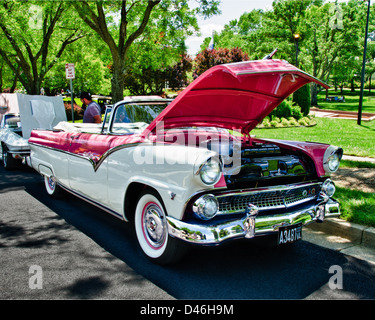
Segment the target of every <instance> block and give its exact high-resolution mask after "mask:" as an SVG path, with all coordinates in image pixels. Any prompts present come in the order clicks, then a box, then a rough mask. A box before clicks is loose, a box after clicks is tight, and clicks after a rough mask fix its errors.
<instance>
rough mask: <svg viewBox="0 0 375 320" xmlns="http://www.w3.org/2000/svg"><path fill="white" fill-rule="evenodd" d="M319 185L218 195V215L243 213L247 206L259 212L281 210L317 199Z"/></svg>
mask: <svg viewBox="0 0 375 320" xmlns="http://www.w3.org/2000/svg"><path fill="white" fill-rule="evenodd" d="M320 185H321V184H320V183H313V184H304V185H301V186H289V187H281V188H270V189H266V190H254V191H245V192H241V193H240V192H238V193H230V194H223V195H218V196H217V200H218V202H219V213H221V214H227V213H235V212H244V211H245V210H246V208H247V206H248V204H250V203H251V204H253V205H255V206H257V207H258V208H259V210H270V209H283V208H288V207H291V206H294V205H297V204H301V203H304V202H307V201H310V200H313V199H315V198H317V196H318V194H319V191H320Z"/></svg>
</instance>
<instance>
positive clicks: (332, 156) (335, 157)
mask: <svg viewBox="0 0 375 320" xmlns="http://www.w3.org/2000/svg"><path fill="white" fill-rule="evenodd" d="M342 155H343V150H342V148H339V147H335V146H329V147H328V148H327V149H326V151H325V153H324V156H323V168H324V171H325V172H326V173H327V174H331V173H334V172H336V171H337V169H338V168H339V166H340V161H341V158H342Z"/></svg>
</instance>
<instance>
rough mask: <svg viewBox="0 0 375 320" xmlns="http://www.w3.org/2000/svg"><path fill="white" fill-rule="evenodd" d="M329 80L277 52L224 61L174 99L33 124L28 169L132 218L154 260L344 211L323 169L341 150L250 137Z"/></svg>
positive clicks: (290, 232) (128, 102)
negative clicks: (307, 89)
mask: <svg viewBox="0 0 375 320" xmlns="http://www.w3.org/2000/svg"><path fill="white" fill-rule="evenodd" d="M312 81H313V82H316V83H318V84H319V85H322V86H324V87H326V85H325V84H324V83H321V82H320V81H319V80H317V79H315V78H313V77H312V76H310V75H308V74H306V73H304V72H303V71H301V70H299V69H297V68H296V67H294V66H292V65H290V64H289V63H287V62H285V61H281V60H260V61H249V62H241V63H234V64H226V65H219V66H216V67H213V68H211V69H210V70H208V71H207V72H205V73H204V74H203V75H201V76H200V77H199V78H198V79H196V80H195V81H194V82H193V83H191V84H190V85H189V86H188V87H187V88H186V89H185V90H184V91H183V92H182V93H181V94H180V95H179V96H178V97H177V98H176V99H174V100H173V101H172V100H167V99H162V98H156V97H138V98H137V97H134V98H127V99H125V100H124V101H121V102H118V103H116V104H115V105H114V106H112V107H111V108H109V109H108V110H107V113H106V115H105V121H104V122H103V124H102V125H96V124H75V123H67V122H62V123H60V124H59V125H58V126H56V127H55V128H54V129H53V130H33V131H32V133H31V137H30V139H29V144H30V146H31V157H30V158H31V165H32V167H33V168H34V169H35V170H37V171H38V172H40V173H41V174H42V175H43V176H44V177H45V185H46V189H47V191H48V192H49V193H50V194H51V195H55V194H56V193H57V192H58V190H59V188H63V189H66V190H68V191H70V192H71V193H73V194H75V195H77V196H79V197H81V198H83V199H85V200H87V201H89V202H91V203H93V204H95V205H97V206H99V207H100V208H102V209H104V210H105V211H107V212H109V213H111V214H113V215H114V216H116V217H118V218H120V219H123V220H125V221H132V222H133V223H134V224H135V229H136V233H137V237H138V241H139V244H140V246H141V248H142V250H143V251H144V253H145V254H146V255H147V256H148V257H149V258H150V259H152V260H155V261H157V262H160V263H168V262H170V261H172V260H174V259H176V258H177V257H178V256H180V255H182V253H183V251H184V250H183V249H184V248H185V246H184V245H183V243H184V242H189V243H195V244H202V245H217V244H220V243H222V242H224V241H228V240H231V239H238V238H241V237H242V238H253V237H256V236H261V235H277V239H278V242H279V244H283V243H289V242H293V241H295V240H298V239H300V237H301V232H302V226H304V225H306V224H308V223H311V222H314V221H319V222H321V221H323V220H324V218H325V217H328V216H337V215H339V204H338V203H337V201H335V200H334V199H333V198H332V196H333V193H334V191H335V188H334V184H333V182H332V181H331V180H330V179H329V175H330V174H331V173H332V172H334V171H335V170H337V168H338V165H339V162H340V159H341V156H342V149H341V148H337V147H334V146H330V145H326V144H321V143H311V142H297V141H279V140H264V139H259V138H255V137H253V136H251V135H250V132H251V130H252V129H254V128H255V126H256V125H257V124H258V123H259V122H261V121H262V119H263V118H264V117H265V116H267V115H268V114H269V113H270V112H271V111H272V110H273V109H274V108H276V107H277V105H279V104H280V103H281V102H282V101H283V100H284V99H285V98H287V97H288V96H289V95H290V94H291V93H293V92H294V91H295V90H297V89H298V88H300V87H301V86H303V85H305V84H307V83H309V82H312Z"/></svg>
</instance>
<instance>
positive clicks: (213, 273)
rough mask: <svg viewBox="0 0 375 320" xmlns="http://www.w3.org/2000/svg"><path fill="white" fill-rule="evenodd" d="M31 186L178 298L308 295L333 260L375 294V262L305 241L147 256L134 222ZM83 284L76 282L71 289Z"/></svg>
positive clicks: (348, 278)
mask: <svg viewBox="0 0 375 320" xmlns="http://www.w3.org/2000/svg"><path fill="white" fill-rule="evenodd" d="M27 192H29V193H30V194H31V195H32V196H34V197H35V198H37V199H38V200H39V201H41V202H42V203H43V204H44V205H46V206H48V207H49V208H50V209H51V210H52V211H54V212H55V213H56V214H57V215H58V216H60V217H61V218H63V219H64V220H65V221H66V222H67V223H68V224H69V225H71V226H74V227H75V228H77V229H78V230H80V231H81V232H83V233H84V234H86V235H87V236H88V237H90V238H91V239H92V240H94V241H95V242H96V243H97V244H98V245H99V246H101V247H102V248H104V249H105V250H106V251H107V252H109V253H111V254H112V255H113V256H115V257H117V258H118V259H121V260H122V261H123V262H124V263H125V264H127V265H128V266H129V267H131V268H132V269H133V270H134V271H135V272H136V273H138V274H140V275H141V276H143V277H144V278H146V279H148V280H149V281H151V282H153V283H154V284H155V285H157V286H158V287H160V288H161V289H163V290H164V291H166V292H167V293H168V294H170V295H171V296H173V297H174V298H176V299H241V300H242V299H304V298H306V297H308V296H310V295H311V294H313V293H314V292H315V291H317V290H319V288H321V287H322V286H326V285H327V283H328V282H329V281H330V278H331V277H332V276H333V275H332V274H330V272H329V269H330V267H331V266H334V265H338V266H340V267H341V268H342V270H343V279H344V289H343V290H345V291H346V292H349V293H350V296H351V297H352V298H353V297H354V298H355V299H371V298H375V286H374V278H375V277H374V274H375V267H374V266H373V265H371V264H368V263H367V262H365V261H361V260H357V259H355V258H352V257H348V256H346V255H343V254H341V253H339V252H336V251H332V250H329V249H326V248H323V247H320V246H317V245H314V244H312V243H309V242H306V241H299V242H297V243H295V244H294V245H293V246H291V247H287V248H281V247H277V246H268V245H264V244H263V243H261V242H259V241H242V240H238V241H235V242H232V243H228V244H224V245H222V246H218V247H191V248H190V250H189V252H188V254H187V255H186V256H185V258H184V259H183V260H182V261H180V262H179V263H176V264H174V265H171V266H160V265H156V264H154V263H152V262H150V261H149V260H148V259H147V258H145V257H144V256H143V254H142V253H141V250H140V248H139V246H138V244H137V241H136V237H135V233H134V231H133V227H132V225H131V224H130V223H125V222H122V221H121V220H119V219H117V218H115V217H112V216H111V215H109V214H107V213H105V212H104V211H102V210H100V209H98V208H96V207H94V206H92V205H90V204H88V203H86V202H84V201H82V200H80V199H78V198H76V197H74V196H72V195H70V194H68V195H67V196H66V198H65V199H62V200H53V199H51V198H49V197H48V196H47V195H46V194H45V192H44V189H43V185H42V184H41V183H39V185H38V186H32V187H30V188H29V190H27ZM85 285H87V283H85V282H84V281H83V282H82V281H81V282H80V283H76V286H75V287H74V288H73V291H74V292H81V290H82V286H83V287H84V286H85ZM101 285H102V284H101ZM314 298H317V299H320V298H321V299H324V298H326V297H325V296H319V295H318V296H315V297H314Z"/></svg>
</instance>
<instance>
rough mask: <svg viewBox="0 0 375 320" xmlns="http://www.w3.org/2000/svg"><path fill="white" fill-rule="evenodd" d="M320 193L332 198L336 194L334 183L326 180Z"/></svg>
mask: <svg viewBox="0 0 375 320" xmlns="http://www.w3.org/2000/svg"><path fill="white" fill-rule="evenodd" d="M321 191H322V192H323V193H324V194H325V195H326V196H328V197H332V196H333V195H334V194H335V192H336V186H335V183H334V182H333V181H332V180H331V179H326V180H325V181H324V182H323V184H322V187H321Z"/></svg>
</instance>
